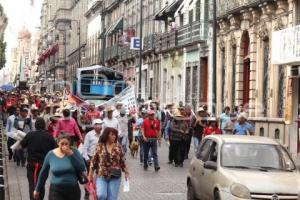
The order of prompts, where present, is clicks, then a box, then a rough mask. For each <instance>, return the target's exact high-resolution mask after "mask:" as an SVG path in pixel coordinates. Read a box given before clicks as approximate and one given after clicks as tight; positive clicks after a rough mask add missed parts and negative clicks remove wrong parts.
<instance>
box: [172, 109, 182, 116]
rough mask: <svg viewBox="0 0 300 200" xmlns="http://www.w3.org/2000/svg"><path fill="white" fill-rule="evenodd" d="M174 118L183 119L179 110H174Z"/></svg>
mask: <svg viewBox="0 0 300 200" xmlns="http://www.w3.org/2000/svg"><path fill="white" fill-rule="evenodd" d="M174 116H175V117H183V115H182V113H181V112H180V110H179V109H176V110H175V112H174Z"/></svg>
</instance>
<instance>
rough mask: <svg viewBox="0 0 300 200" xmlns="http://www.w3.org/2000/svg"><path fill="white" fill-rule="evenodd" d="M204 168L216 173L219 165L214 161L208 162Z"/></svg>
mask: <svg viewBox="0 0 300 200" xmlns="http://www.w3.org/2000/svg"><path fill="white" fill-rule="evenodd" d="M204 168H205V169H211V170H214V171H216V170H217V168H218V167H217V163H216V162H213V161H206V162H205V163H204Z"/></svg>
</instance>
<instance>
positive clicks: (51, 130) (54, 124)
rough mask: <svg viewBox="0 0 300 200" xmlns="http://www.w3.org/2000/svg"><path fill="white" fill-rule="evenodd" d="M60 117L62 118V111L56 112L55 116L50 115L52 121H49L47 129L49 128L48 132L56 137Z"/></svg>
mask: <svg viewBox="0 0 300 200" xmlns="http://www.w3.org/2000/svg"><path fill="white" fill-rule="evenodd" d="M60 118H61V114H60V113H55V114H54V115H53V116H51V117H50V123H49V125H48V127H47V129H48V132H49V133H50V135H52V137H55V134H56V127H57V123H58V120H59V119H60Z"/></svg>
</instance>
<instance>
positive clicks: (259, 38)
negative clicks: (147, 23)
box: [217, 0, 300, 155]
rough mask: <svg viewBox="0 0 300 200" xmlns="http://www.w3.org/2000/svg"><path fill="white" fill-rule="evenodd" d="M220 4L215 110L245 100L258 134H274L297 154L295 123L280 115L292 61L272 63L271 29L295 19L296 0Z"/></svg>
mask: <svg viewBox="0 0 300 200" xmlns="http://www.w3.org/2000/svg"><path fill="white" fill-rule="evenodd" d="M218 5H219V6H218V13H217V16H218V26H219V29H218V40H217V42H218V48H217V58H218V59H217V60H218V61H217V102H218V103H217V112H218V113H221V112H222V109H223V108H224V106H230V107H234V106H237V105H244V107H245V108H246V110H247V112H248V113H249V116H250V119H251V120H252V121H253V123H254V124H255V133H256V134H257V135H261V136H268V137H272V138H276V139H278V140H279V141H281V142H282V143H283V144H285V145H286V146H288V147H289V148H290V151H291V152H292V153H293V154H294V155H295V154H296V153H297V152H298V151H299V147H298V146H299V144H300V143H299V137H298V128H297V126H296V125H295V124H297V123H296V122H293V123H292V125H288V124H286V123H285V119H284V114H285V113H284V110H285V108H286V100H285V99H286V98H285V97H286V93H287V86H288V79H289V77H290V74H291V69H292V67H291V66H283V65H273V64H272V62H271V59H272V54H271V52H272V42H275V41H272V39H273V38H272V32H274V31H278V30H281V29H284V28H287V27H292V26H294V25H296V24H297V23H298V22H299V21H297V20H296V19H297V15H299V1H293V0H279V1H267V0H263V1H258V0H246V1H241V0H234V1H233V0H230V1H218ZM298 17H299V16H298ZM298 19H299V18H298ZM277 42H281V41H277ZM296 93H298V94H299V91H298V90H296ZM297 110H298V108H297ZM297 118H298V114H297Z"/></svg>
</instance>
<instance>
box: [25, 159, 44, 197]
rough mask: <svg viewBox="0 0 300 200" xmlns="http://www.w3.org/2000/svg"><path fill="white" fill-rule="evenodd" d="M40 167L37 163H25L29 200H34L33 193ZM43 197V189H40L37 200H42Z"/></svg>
mask: <svg viewBox="0 0 300 200" xmlns="http://www.w3.org/2000/svg"><path fill="white" fill-rule="evenodd" d="M41 168H42V165H41V164H38V163H27V179H28V183H29V196H30V200H36V199H34V198H33V191H34V189H35V186H36V183H37V179H38V176H39V174H40V171H41ZM44 196H45V188H44V187H42V189H41V191H40V198H39V199H38V200H43V199H44Z"/></svg>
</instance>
